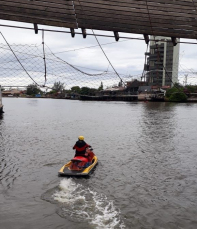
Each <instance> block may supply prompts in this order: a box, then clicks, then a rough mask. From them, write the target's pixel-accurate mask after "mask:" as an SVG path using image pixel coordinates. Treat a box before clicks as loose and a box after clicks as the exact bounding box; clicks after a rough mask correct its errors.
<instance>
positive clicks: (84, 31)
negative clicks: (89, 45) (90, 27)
mask: <svg viewBox="0 0 197 229" xmlns="http://www.w3.org/2000/svg"><path fill="white" fill-rule="evenodd" d="M81 31H82V33H83V38H86V36H87V34H86V29H85V28H81Z"/></svg>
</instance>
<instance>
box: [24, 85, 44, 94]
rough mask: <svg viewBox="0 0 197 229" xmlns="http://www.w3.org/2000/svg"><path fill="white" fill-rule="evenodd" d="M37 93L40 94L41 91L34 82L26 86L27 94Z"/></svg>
mask: <svg viewBox="0 0 197 229" xmlns="http://www.w3.org/2000/svg"><path fill="white" fill-rule="evenodd" d="M38 93H41V94H42V91H41V90H40V88H39V87H38V86H37V85H36V84H29V85H28V87H27V92H26V94H27V95H36V94H38Z"/></svg>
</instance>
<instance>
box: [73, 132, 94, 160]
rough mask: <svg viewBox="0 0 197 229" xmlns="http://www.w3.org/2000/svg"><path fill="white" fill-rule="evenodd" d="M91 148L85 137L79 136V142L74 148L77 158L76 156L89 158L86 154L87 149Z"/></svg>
mask: <svg viewBox="0 0 197 229" xmlns="http://www.w3.org/2000/svg"><path fill="white" fill-rule="evenodd" d="M88 147H91V146H90V145H88V144H87V143H86V142H85V141H84V136H79V137H78V141H77V142H76V143H75V145H74V146H73V149H75V150H76V151H75V157H76V156H83V157H87V156H88V154H87V153H86V148H88Z"/></svg>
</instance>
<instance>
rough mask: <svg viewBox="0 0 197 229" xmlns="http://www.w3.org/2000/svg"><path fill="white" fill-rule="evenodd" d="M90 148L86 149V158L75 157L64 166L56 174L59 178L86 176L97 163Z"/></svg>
mask: <svg viewBox="0 0 197 229" xmlns="http://www.w3.org/2000/svg"><path fill="white" fill-rule="evenodd" d="M92 150H93V149H92V148H87V149H86V155H87V156H86V157H83V156H76V157H74V158H73V159H72V160H70V161H69V162H68V163H67V164H65V165H64V166H63V167H62V168H61V169H60V171H59V172H58V175H59V176H87V175H89V174H90V172H91V171H92V170H93V168H95V166H96V165H97V163H98V158H97V156H96V155H95V154H94V153H93V151H92Z"/></svg>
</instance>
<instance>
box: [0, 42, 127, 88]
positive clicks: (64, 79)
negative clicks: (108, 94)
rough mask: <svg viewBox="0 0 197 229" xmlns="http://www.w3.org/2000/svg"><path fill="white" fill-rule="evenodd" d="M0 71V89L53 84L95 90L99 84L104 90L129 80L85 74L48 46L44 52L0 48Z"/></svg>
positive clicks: (33, 48)
mask: <svg viewBox="0 0 197 229" xmlns="http://www.w3.org/2000/svg"><path fill="white" fill-rule="evenodd" d="M44 56H45V61H46V65H45V63H44V59H43V58H44ZM0 67H1V71H0V85H2V86H3V87H4V86H6V87H8V86H28V85H30V84H33V83H36V84H37V85H39V86H43V85H45V86H46V87H49V88H51V87H53V85H54V83H55V82H61V83H64V86H65V87H66V88H67V89H70V88H71V87H73V86H79V87H90V88H98V87H99V86H100V85H101V82H102V83H103V86H104V87H105V88H106V87H109V86H113V85H118V83H119V82H120V80H122V81H123V82H126V81H129V80H131V77H129V76H127V75H119V76H118V75H117V74H115V73H114V72H112V71H104V72H101V73H100V72H99V73H98V72H96V73H95V71H94V73H93V74H92V73H87V71H86V72H85V71H83V70H81V69H79V67H76V66H73V65H71V64H69V63H68V62H66V61H64V60H62V59H61V58H59V57H57V56H56V55H55V54H54V53H52V52H51V50H50V48H49V47H47V46H45V51H44V52H43V46H42V44H41V45H19V44H17V45H16V44H12V45H10V47H9V46H8V45H6V44H0ZM45 67H46V71H45ZM91 72H93V71H91Z"/></svg>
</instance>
